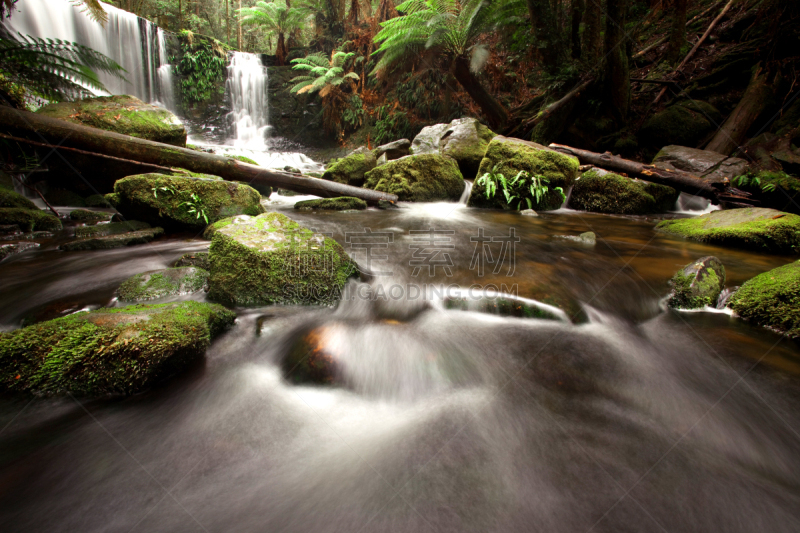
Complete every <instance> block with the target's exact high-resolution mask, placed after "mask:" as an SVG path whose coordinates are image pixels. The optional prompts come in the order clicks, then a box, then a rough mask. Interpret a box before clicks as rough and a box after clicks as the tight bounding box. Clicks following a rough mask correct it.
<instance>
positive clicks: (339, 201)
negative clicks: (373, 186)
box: [294, 196, 367, 211]
mask: <svg viewBox="0 0 800 533" xmlns="http://www.w3.org/2000/svg"><path fill="white" fill-rule="evenodd" d="M294 208H295V209H303V210H309V211H310V210H314V209H320V210H329V211H346V210H349V209H366V208H367V202H365V201H364V200H361V199H360V198H353V197H352V196H340V197H338V198H320V199H319V200H303V201H302V202H297V203H296V204H294Z"/></svg>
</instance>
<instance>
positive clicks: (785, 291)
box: [728, 261, 800, 338]
mask: <svg viewBox="0 0 800 533" xmlns="http://www.w3.org/2000/svg"><path fill="white" fill-rule="evenodd" d="M728 307H730V308H731V309H733V310H734V311H735V312H736V313H737V314H738V315H739V316H740V317H742V318H745V319H747V320H751V321H752V322H754V323H756V324H759V325H761V326H766V327H769V328H771V329H773V330H776V331H779V332H781V333H784V334H785V335H788V336H789V337H793V338H797V337H800V261H797V262H794V263H790V264H788V265H784V266H782V267H778V268H776V269H773V270H770V271H769V272H764V273H763V274H759V275H758V276H756V277H754V278H753V279H751V280H749V281H747V282H745V284H744V285H742V286H741V287H740V288H739V290H737V291H736V292H735V293H733V296H731V297H730V299H729V300H728Z"/></svg>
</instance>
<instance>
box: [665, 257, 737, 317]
mask: <svg viewBox="0 0 800 533" xmlns="http://www.w3.org/2000/svg"><path fill="white" fill-rule="evenodd" d="M670 285H672V294H671V295H670V297H669V300H667V305H669V306H670V307H676V308H679V309H699V308H702V307H706V306H710V307H714V306H715V305H716V303H717V299H718V298H719V295H720V293H721V292H722V290H723V289H724V288H725V267H724V266H722V262H721V261H720V260H719V259H717V258H716V257H714V256H708V257H703V258H702V259H698V260H697V261H695V262H694V263H690V264H688V265H686V266H685V267H683V268H682V269H681V270H679V271H678V272H677V273H676V274H675V275H674V276H673V277H672V279H671V280H670Z"/></svg>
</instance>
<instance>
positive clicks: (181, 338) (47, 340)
mask: <svg viewBox="0 0 800 533" xmlns="http://www.w3.org/2000/svg"><path fill="white" fill-rule="evenodd" d="M235 318H236V315H235V314H234V313H232V312H230V311H228V310H227V309H225V308H224V307H222V306H219V305H209V304H201V303H197V302H183V303H169V304H160V305H134V306H130V307H123V308H118V309H101V310H98V311H93V312H90V313H77V314H74V315H69V316H66V317H62V318H57V319H55V320H49V321H47V322H42V323H40V324H35V325H32V326H28V327H26V328H23V329H19V330H16V331H13V332H11V333H2V334H0V390H3V391H6V392H25V393H36V394H41V395H54V394H65V393H71V394H78V395H92V396H96V395H104V394H133V393H135V392H138V391H140V390H142V389H144V388H146V387H149V386H150V385H152V384H153V383H155V382H157V381H159V380H161V379H163V378H166V377H168V376H170V375H172V374H175V373H176V372H179V371H181V370H183V369H185V368H186V367H187V366H188V365H190V364H191V363H193V362H194V361H196V360H198V359H200V358H202V356H203V353H204V352H205V350H206V348H207V347H208V346H209V344H210V343H211V339H212V338H213V337H215V336H217V335H218V334H219V333H221V332H222V331H223V330H224V329H226V328H227V327H229V326H230V325H231V324H233V322H234V320H235Z"/></svg>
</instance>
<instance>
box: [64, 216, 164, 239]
mask: <svg viewBox="0 0 800 533" xmlns="http://www.w3.org/2000/svg"><path fill="white" fill-rule="evenodd" d="M149 227H150V224H148V223H147V222H140V221H138V220H126V221H125V222H111V223H110V224H99V225H97V226H86V227H81V228H75V237H77V238H79V239H88V238H89V237H104V236H106V235H121V234H123V233H129V232H131V231H140V230H143V229H148V228H149Z"/></svg>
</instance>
